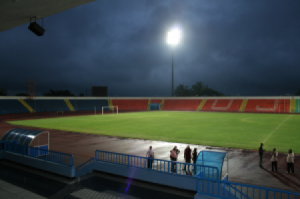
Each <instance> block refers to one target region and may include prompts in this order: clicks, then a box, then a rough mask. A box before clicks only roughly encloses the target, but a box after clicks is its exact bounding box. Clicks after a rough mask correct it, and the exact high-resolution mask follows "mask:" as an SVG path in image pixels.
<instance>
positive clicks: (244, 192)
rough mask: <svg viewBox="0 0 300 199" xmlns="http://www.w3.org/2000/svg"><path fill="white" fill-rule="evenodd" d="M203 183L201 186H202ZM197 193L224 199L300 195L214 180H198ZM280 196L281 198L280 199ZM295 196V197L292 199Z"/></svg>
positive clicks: (275, 198)
mask: <svg viewBox="0 0 300 199" xmlns="http://www.w3.org/2000/svg"><path fill="white" fill-rule="evenodd" d="M200 182H201V185H200ZM197 192H198V194H201V195H207V196H211V197H218V198H224V199H232V198H236V197H238V196H237V195H240V196H241V197H240V198H247V199H252V198H257V199H283V198H289V199H298V198H300V193H296V192H290V191H284V190H279V189H273V188H267V187H259V186H255V185H247V184H241V183H236V182H228V181H220V180H213V179H201V178H198V179H197ZM279 196H280V197H279ZM292 196H293V197H292Z"/></svg>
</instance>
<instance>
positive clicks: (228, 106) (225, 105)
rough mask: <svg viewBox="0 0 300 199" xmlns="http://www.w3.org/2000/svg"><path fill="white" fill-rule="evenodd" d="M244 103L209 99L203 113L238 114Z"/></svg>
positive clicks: (233, 100) (234, 100) (239, 100)
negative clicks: (223, 112)
mask: <svg viewBox="0 0 300 199" xmlns="http://www.w3.org/2000/svg"><path fill="white" fill-rule="evenodd" d="M242 102H243V100H242V99H208V100H207V101H206V103H205V104H204V106H203V107H202V109H201V111H225V112H237V111H238V110H239V108H240V106H241V104H242Z"/></svg>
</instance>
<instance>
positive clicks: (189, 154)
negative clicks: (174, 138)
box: [183, 145, 192, 171]
mask: <svg viewBox="0 0 300 199" xmlns="http://www.w3.org/2000/svg"><path fill="white" fill-rule="evenodd" d="M191 158H192V150H191V149H190V145H187V147H186V148H185V149H184V159H185V163H191ZM187 168H188V171H190V166H189V165H188V166H187ZM183 170H185V165H184V168H183Z"/></svg>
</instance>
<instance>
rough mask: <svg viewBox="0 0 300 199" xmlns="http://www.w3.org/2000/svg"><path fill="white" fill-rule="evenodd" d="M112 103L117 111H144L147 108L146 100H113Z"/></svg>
mask: <svg viewBox="0 0 300 199" xmlns="http://www.w3.org/2000/svg"><path fill="white" fill-rule="evenodd" d="M112 103H113V105H114V106H118V108H119V111H146V110H147V108H148V100H147V99H113V100H112Z"/></svg>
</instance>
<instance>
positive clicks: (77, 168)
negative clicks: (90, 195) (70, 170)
mask: <svg viewBox="0 0 300 199" xmlns="http://www.w3.org/2000/svg"><path fill="white" fill-rule="evenodd" d="M91 160H94V161H95V158H91V159H89V160H88V161H86V162H84V163H82V164H81V165H79V166H78V167H76V170H79V168H80V167H82V166H84V165H86V164H87V163H89V162H91Z"/></svg>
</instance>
